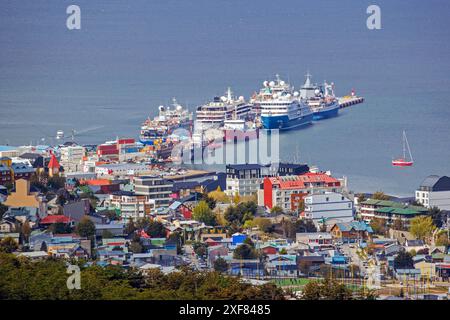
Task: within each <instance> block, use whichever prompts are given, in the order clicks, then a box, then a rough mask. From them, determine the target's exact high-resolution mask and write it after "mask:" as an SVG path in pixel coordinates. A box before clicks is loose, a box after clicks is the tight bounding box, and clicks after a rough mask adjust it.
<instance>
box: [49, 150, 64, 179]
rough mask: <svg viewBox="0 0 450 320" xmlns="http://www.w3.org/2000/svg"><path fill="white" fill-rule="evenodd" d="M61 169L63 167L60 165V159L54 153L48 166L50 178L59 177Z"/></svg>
mask: <svg viewBox="0 0 450 320" xmlns="http://www.w3.org/2000/svg"><path fill="white" fill-rule="evenodd" d="M60 168H61V165H60V164H59V161H58V159H56V156H55V154H54V153H53V152H52V154H51V155H50V161H49V163H48V165H47V169H48V175H49V176H50V177H54V176H57V175H59V171H60V170H59V169H60Z"/></svg>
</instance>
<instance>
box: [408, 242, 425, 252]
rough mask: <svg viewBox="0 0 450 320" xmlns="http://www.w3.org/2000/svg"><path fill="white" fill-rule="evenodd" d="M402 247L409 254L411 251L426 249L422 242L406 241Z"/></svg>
mask: <svg viewBox="0 0 450 320" xmlns="http://www.w3.org/2000/svg"><path fill="white" fill-rule="evenodd" d="M404 247H405V250H406V251H408V252H411V251H412V250H414V251H415V252H418V251H419V250H423V249H426V248H427V246H426V245H425V243H424V242H423V240H406V242H405V245H404Z"/></svg>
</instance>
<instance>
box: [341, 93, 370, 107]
mask: <svg viewBox="0 0 450 320" xmlns="http://www.w3.org/2000/svg"><path fill="white" fill-rule="evenodd" d="M338 102H339V107H340V108H341V109H342V108H347V107H350V106H352V105H354V104H358V103H363V102H364V97H356V96H345V97H340V98H338Z"/></svg>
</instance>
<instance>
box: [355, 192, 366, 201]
mask: <svg viewBox="0 0 450 320" xmlns="http://www.w3.org/2000/svg"><path fill="white" fill-rule="evenodd" d="M356 197H357V198H358V203H361V202H364V201H366V199H367V198H366V195H365V194H364V193H358V194H357V195H356Z"/></svg>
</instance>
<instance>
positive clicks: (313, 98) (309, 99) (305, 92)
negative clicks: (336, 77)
mask: <svg viewBox="0 0 450 320" xmlns="http://www.w3.org/2000/svg"><path fill="white" fill-rule="evenodd" d="M333 87H334V84H328V83H327V82H324V84H323V85H321V86H318V85H314V84H312V82H311V75H310V74H309V73H307V74H306V80H305V83H304V84H303V86H302V87H301V88H300V99H301V100H302V101H304V102H306V103H307V104H308V105H309V106H310V107H311V109H312V111H313V112H314V115H313V120H322V119H327V118H331V117H335V116H337V115H338V112H339V101H338V99H336V97H335V95H334V88H333Z"/></svg>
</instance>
